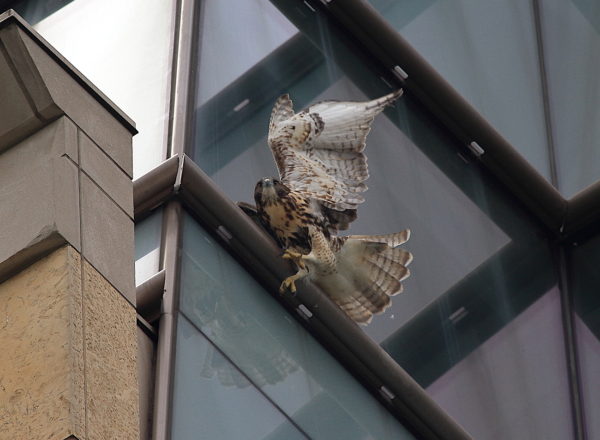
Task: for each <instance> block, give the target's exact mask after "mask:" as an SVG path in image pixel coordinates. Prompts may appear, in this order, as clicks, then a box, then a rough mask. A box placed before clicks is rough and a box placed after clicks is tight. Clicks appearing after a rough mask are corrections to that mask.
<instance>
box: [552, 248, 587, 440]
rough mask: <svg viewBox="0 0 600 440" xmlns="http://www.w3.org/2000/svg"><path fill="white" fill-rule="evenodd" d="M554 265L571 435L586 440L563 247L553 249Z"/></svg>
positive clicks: (571, 301) (570, 298)
mask: <svg viewBox="0 0 600 440" xmlns="http://www.w3.org/2000/svg"><path fill="white" fill-rule="evenodd" d="M554 254H555V260H556V261H555V264H556V269H557V274H558V288H559V293H560V312H561V320H562V330H563V341H564V347H565V363H566V366H567V376H568V382H569V397H570V402H569V403H570V407H571V417H572V423H573V435H574V438H575V440H587V434H586V429H585V426H586V424H585V414H584V409H583V397H582V392H581V376H580V368H579V356H578V352H577V339H576V334H575V332H576V330H575V322H574V319H573V318H574V313H575V311H574V307H573V295H572V293H571V289H570V286H571V283H570V279H569V273H572V271H570V269H571V267H572V266H571V265H569V262H568V259H567V253H566V251H565V245H559V246H556V247H555V251H554Z"/></svg>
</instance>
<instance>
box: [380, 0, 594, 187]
mask: <svg viewBox="0 0 600 440" xmlns="http://www.w3.org/2000/svg"><path fill="white" fill-rule="evenodd" d="M369 2H370V3H371V5H373V7H375V8H376V9H377V10H378V11H379V12H380V13H381V14H382V15H383V16H384V17H385V18H386V19H387V20H388V21H389V22H390V23H391V24H392V25H393V26H394V27H395V28H396V29H397V30H398V32H399V33H400V34H401V35H402V36H403V37H404V38H406V39H407V40H408V41H409V42H410V43H411V44H412V45H413V46H414V47H415V49H417V50H418V51H419V53H421V54H422V55H423V56H424V57H425V58H426V59H427V61H428V62H429V63H431V65H432V66H433V67H434V68H435V69H436V70H438V71H439V72H440V73H441V74H442V75H443V76H444V78H445V79H446V80H447V81H448V82H449V83H450V84H451V85H452V86H453V87H455V88H456V89H457V90H458V91H459V92H460V93H461V95H462V96H464V97H465V98H466V99H467V100H468V101H469V102H470V103H471V104H472V105H473V106H474V107H475V108H476V109H477V110H478V111H479V112H480V113H481V114H482V115H484V116H485V117H486V118H487V119H488V120H489V122H490V123H491V124H492V125H493V126H494V127H495V128H496V129H497V130H498V131H499V132H500V133H501V134H502V135H503V136H504V137H505V138H506V139H507V140H508V141H509V142H510V143H511V144H512V145H513V146H514V147H515V148H516V149H517V150H518V151H519V152H520V153H521V154H522V155H523V156H524V157H525V158H526V159H527V160H528V161H529V162H530V163H531V164H532V165H533V166H534V167H535V168H536V169H537V170H538V172H539V173H540V174H542V175H543V176H544V177H546V179H548V180H549V181H550V182H551V183H553V184H554V185H555V186H557V188H558V189H559V190H560V192H561V193H562V195H563V196H564V197H566V198H570V197H572V196H573V195H575V194H576V193H577V192H579V191H581V190H583V189H585V188H586V187H588V186H589V185H591V184H593V183H594V182H596V181H597V180H598V179H599V178H600V148H599V146H600V144H599V142H600V141H599V140H598V139H600V132H599V130H600V124H598V123H597V121H598V117H599V112H600V110H599V109H600V105H599V103H600V79H599V78H600V75H599V73H600V56H598V55H599V51H600V49H599V48H600V4H599V3H598V2H592V1H586V0H544V1H540V0H526V1H521V0H501V1H494V2H482V1H478V0H448V1H441V0H427V1H421V0H416V1H413V0H410V1H401V2H398V1H393V0H369Z"/></svg>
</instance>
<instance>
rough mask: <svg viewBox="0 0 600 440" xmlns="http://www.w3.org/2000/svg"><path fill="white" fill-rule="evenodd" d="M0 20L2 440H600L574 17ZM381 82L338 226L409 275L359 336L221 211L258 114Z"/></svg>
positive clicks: (251, 147) (288, 11)
mask: <svg viewBox="0 0 600 440" xmlns="http://www.w3.org/2000/svg"><path fill="white" fill-rule="evenodd" d="M0 6H1V9H2V10H4V9H7V8H13V9H14V10H16V11H17V12H18V13H19V14H20V15H21V16H22V17H23V18H24V20H25V21H27V22H29V24H27V23H25V21H23V20H21V18H19V17H17V16H15V14H14V13H6V14H4V15H3V16H2V24H1V26H2V27H1V28H0V43H1V46H0V54H1V55H2V57H3V58H1V59H0V64H1V65H0V69H2V70H0V80H1V81H2V84H1V87H0V90H2V92H0V93H2V95H0V96H1V98H2V99H1V100H0V101H1V102H0V107H1V109H0V110H1V111H2V113H0V114H1V115H2V118H1V120H0V129H2V132H0V169H1V170H4V171H2V173H1V174H0V182H2V188H3V190H4V189H6V191H2V193H0V196H1V197H4V199H0V200H4V201H2V202H1V206H2V212H1V213H0V218H2V219H3V223H4V224H5V225H8V226H7V228H6V238H5V239H4V240H3V245H2V248H1V249H0V251H1V255H2V262H1V263H0V276H1V279H0V281H2V284H0V304H4V306H5V308H4V309H2V306H0V310H5V312H6V313H5V317H4V318H5V319H4V318H2V316H1V315H0V322H2V320H3V319H4V321H5V326H4V330H3V331H0V341H3V343H2V345H3V346H8V347H11V349H10V350H9V351H8V352H10V353H12V355H11V356H5V357H4V359H1V360H0V371H1V373H0V377H3V379H2V380H1V381H0V385H1V386H2V388H0V411H1V412H0V422H1V424H2V425H3V426H7V427H8V428H7V430H4V432H5V433H6V434H3V433H1V432H0V438H57V439H58V438H60V439H63V438H78V439H79V438H81V439H84V438H90V439H91V438H137V437H138V436H139V437H140V438H144V439H145V438H153V439H171V438H172V439H198V438H202V439H204V438H205V439H259V438H260V439H262V438H265V439H266V438H269V439H270V438H273V439H290V438H291V439H295V438H298V439H300V438H308V439H338V438H340V439H342V438H343V439H347V438H348V439H354V438H356V439H371V438H373V439H404V438H406V439H413V438H418V439H467V438H474V439H483V440H488V439H489V440H501V439H507V438H510V439H523V440H525V439H540V438H543V439H551V440H553V439H556V440H558V439H560V440H563V439H574V440H582V439H593V438H598V437H600V418H599V417H598V416H597V413H598V411H597V408H598V407H599V406H600V392H599V391H598V390H599V388H598V387H597V386H596V383H597V377H598V376H599V375H600V357H599V355H598V353H600V344H599V342H598V339H599V335H600V318H599V316H600V315H599V311H600V299H599V298H600V296H599V295H598V293H597V291H598V287H599V286H600V281H599V280H598V276H597V275H596V272H597V271H596V270H595V266H596V264H597V261H599V257H600V255H599V254H598V252H599V251H598V249H600V248H599V246H598V240H599V239H598V234H597V233H598V224H599V221H600V202H599V200H600V185H599V184H598V183H597V182H598V181H599V180H600V153H598V151H600V150H599V149H598V148H597V143H598V141H597V139H598V138H599V137H600V136H596V131H597V130H598V129H599V128H598V127H599V124H597V119H598V118H597V113H598V111H599V110H598V109H599V108H600V106H598V102H599V99H600V96H598V90H600V89H599V87H598V86H599V85H598V81H600V80H599V79H598V78H599V77H600V76H599V75H597V73H598V70H599V68H600V66H598V65H597V63H598V61H597V59H600V57H595V56H594V55H595V52H596V51H597V50H598V49H597V48H598V47H600V44H598V43H600V42H599V41H597V40H598V39H600V36H599V35H598V33H599V32H600V27H599V26H598V23H600V22H599V21H598V19H599V18H598V17H600V15H599V13H600V9H598V8H597V7H596V6H594V5H592V3H590V2H585V1H579V0H563V1H558V0H544V1H539V0H528V1H510V0H505V1H504V0H503V1H497V2H496V1H495V2H491V1H490V2H481V1H469V0H452V1H439V0H438V1H436V0H432V1H387V0H373V1H371V2H368V3H367V2H365V1H360V0H331V1H316V0H306V1H292V0H281V1H280V0H272V1H267V0H247V1H246V0H245V1H241V2H240V1H233V0H207V1H193V0H168V1H167V0H160V1H159V0H151V1H148V0H125V1H123V0H120V1H116V0H108V1H107V0H104V1H101V0H86V1H83V0H70V1H69V0H66V1H43V0H35V1H33V0H21V1H0ZM559 30H560V32H559ZM32 66H33V67H32ZM400 87H401V88H403V89H404V92H405V94H404V97H403V98H402V99H401V100H400V101H399V102H398V103H397V104H396V105H395V106H394V107H393V108H389V109H387V110H386V111H385V112H384V114H383V115H382V117H380V118H378V119H377V120H376V121H375V123H374V125H373V130H372V131H371V133H370V134H369V139H368V146H367V150H366V153H367V155H368V157H369V170H370V174H371V176H370V178H369V181H368V184H369V191H368V192H367V193H366V202H365V203H364V204H363V205H362V206H361V208H360V210H359V218H358V219H357V220H356V221H355V222H354V223H353V224H352V227H351V231H352V233H357V234H376V233H386V232H393V231H397V230H400V229H404V228H410V229H411V230H412V238H411V240H410V241H409V243H408V244H407V248H408V249H409V250H410V251H411V252H412V253H413V254H414V256H415V260H414V263H413V265H412V266H411V271H412V275H411V278H409V279H408V280H407V282H406V286H405V291H404V293H402V294H401V295H398V296H396V297H394V298H393V302H392V307H390V308H389V309H388V310H387V311H386V312H385V313H384V314H382V315H379V316H376V317H375V318H374V319H373V322H372V323H371V324H369V325H368V326H365V327H359V326H357V325H355V324H354V323H352V322H351V321H350V320H349V319H348V318H347V317H346V316H345V315H344V314H343V313H342V312H341V311H340V310H339V309H337V308H336V307H335V306H334V305H332V304H331V303H330V302H329V301H328V300H327V298H325V297H324V295H323V294H322V293H321V292H320V291H319V290H318V289H316V288H315V287H314V286H311V285H309V284H299V287H300V289H299V292H298V294H297V295H283V296H282V295H279V294H278V286H279V283H280V282H281V280H282V279H283V278H284V277H285V276H287V275H288V274H290V272H291V268H290V267H289V266H288V265H287V264H285V263H284V262H283V261H282V260H281V258H280V257H279V253H280V251H279V250H278V249H277V248H276V246H275V244H274V243H273V242H272V241H271V240H270V239H269V237H268V236H267V235H266V234H265V233H264V232H263V231H262V230H261V229H260V228H259V227H257V225H256V224H254V223H253V222H252V220H251V219H249V218H248V217H247V216H246V215H245V214H244V213H243V212H242V211H241V210H240V209H238V208H237V206H236V204H235V202H237V201H245V202H251V201H252V195H253V189H254V184H255V182H256V181H257V180H258V179H259V178H261V177H264V176H272V175H276V173H277V171H276V168H275V164H274V162H273V159H272V157H271V153H270V151H269V149H268V147H267V145H266V134H267V125H268V118H269V115H270V111H271V107H272V104H273V102H274V101H275V99H276V98H277V96H279V95H280V94H282V93H289V94H290V95H291V97H292V99H293V100H294V104H295V106H296V109H301V108H304V107H306V106H307V105H309V104H310V103H313V102H316V101H319V100H323V99H338V100H366V99H369V98H374V97H376V96H381V95H383V94H385V93H388V92H389V91H391V90H394V89H397V88H400ZM17 91H18V92H17ZM21 109H24V110H21ZM130 118H131V119H130ZM132 121H135V124H134V123H133V122H132ZM136 133H137V134H136ZM134 134H135V135H134ZM133 135H134V136H133ZM132 136H133V141H132V140H131V138H132ZM48 164H50V165H48ZM29 168H32V169H31V170H29ZM24 170H25V172H24ZM23 172H24V174H23V175H20V174H19V173H23ZM132 180H133V184H132V183H131V181H132ZM14 182H19V184H18V185H16V184H14ZM3 194H4V195H3ZM134 224H135V246H134V242H133V239H134V236H133V225H134ZM44 228H46V229H44ZM40 231H42V232H40ZM134 261H135V267H134V264H133V263H134ZM134 271H135V285H134ZM22 292H26V293H27V294H26V295H23V294H21V293H22ZM21 304H23V305H21ZM48 316H49V317H51V319H50V321H48V320H47V319H46V317H48ZM47 322H51V324H47ZM1 325H2V324H0V326H1ZM27 329H30V330H27ZM2 333H4V334H2ZM45 335H52V337H48V338H44V336H45ZM23 341H37V344H30V343H29V342H28V343H24V342H23ZM136 347H137V348H136ZM136 358H137V363H136V362H135V359H136ZM44 362H47V365H48V366H49V367H50V368H41V367H39V368H38V370H39V371H38V370H35V368H34V369H33V370H32V369H31V368H33V367H31V366H35V365H40V366H45V365H46V364H45V363H44ZM52 362H54V363H52ZM30 367H31V368H30ZM28 368H29V369H28ZM5 371H6V372H7V373H6V375H5V376H2V373H4V372H5ZM56 371H61V372H62V374H58V373H56V374H53V375H48V374H49V373H48V372H56ZM44 374H46V375H47V376H44ZM11 375H12V376H11ZM27 377H29V379H26V378H27ZM21 378H23V380H22V381H21ZM56 378H58V379H59V380H58V381H57V380H56ZM50 384H54V385H52V386H51V385H50ZM48 389H51V390H52V392H51V393H48V392H47V390H48ZM52 393H54V394H52ZM56 399H58V400H59V401H60V402H62V403H61V405H58V406H56V405H53V403H52V402H54V401H56ZM55 421H58V422H56V423H55ZM10 430H12V431H10ZM69 436H72V437H69Z"/></svg>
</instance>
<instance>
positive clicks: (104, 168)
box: [79, 131, 133, 219]
mask: <svg viewBox="0 0 600 440" xmlns="http://www.w3.org/2000/svg"><path fill="white" fill-rule="evenodd" d="M79 148H80V152H81V163H80V165H81V169H82V170H83V171H84V172H85V173H86V174H87V175H88V176H89V177H90V178H91V179H92V180H93V181H94V182H96V183H97V184H98V186H99V187H100V188H102V189H103V190H104V191H105V192H106V194H107V195H108V196H109V197H110V198H111V199H112V200H113V201H114V202H115V203H116V204H117V205H119V206H120V207H121V209H122V210H123V211H125V212H126V213H127V214H128V215H129V216H130V217H131V218H132V219H133V185H132V184H131V179H130V178H129V176H127V175H126V174H125V173H124V172H123V170H121V169H120V168H119V167H118V166H117V165H116V164H115V163H114V162H113V161H112V160H111V159H110V157H109V156H107V155H106V153H104V152H103V151H102V150H101V149H100V148H99V147H98V146H97V145H96V144H95V143H94V142H92V140H91V139H90V138H89V137H87V136H86V135H85V133H83V132H82V131H80V132H79Z"/></svg>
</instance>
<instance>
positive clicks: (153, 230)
mask: <svg viewBox="0 0 600 440" xmlns="http://www.w3.org/2000/svg"><path fill="white" fill-rule="evenodd" d="M161 233H162V209H158V210H156V211H155V212H153V213H152V215H150V216H149V217H147V218H145V219H144V220H142V221H141V222H137V223H136V225H135V285H136V286H139V285H140V284H142V283H143V282H144V281H146V280H147V279H148V278H150V277H151V276H152V275H154V274H156V273H157V272H158V270H159V263H160V243H161Z"/></svg>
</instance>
